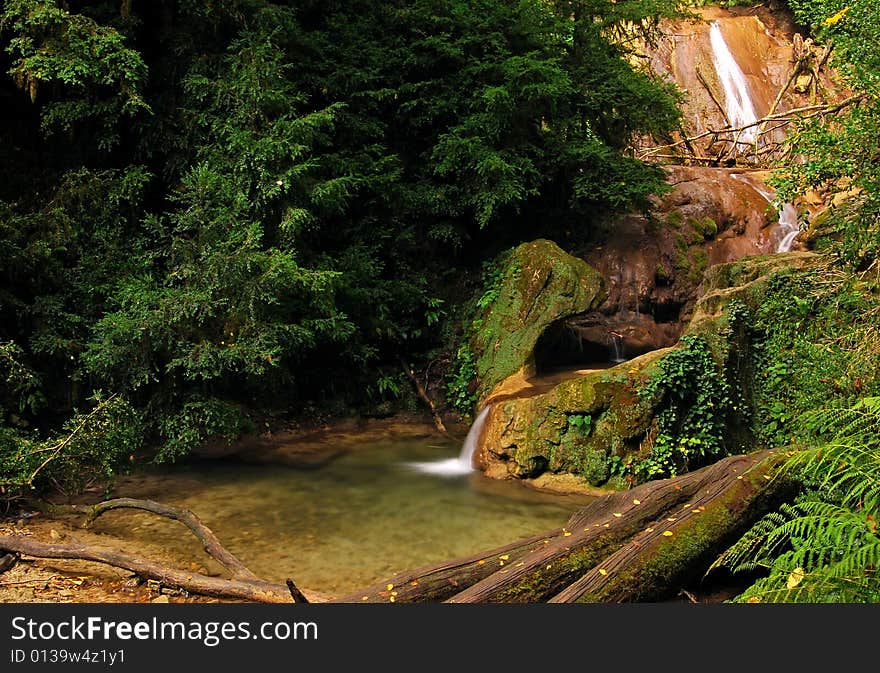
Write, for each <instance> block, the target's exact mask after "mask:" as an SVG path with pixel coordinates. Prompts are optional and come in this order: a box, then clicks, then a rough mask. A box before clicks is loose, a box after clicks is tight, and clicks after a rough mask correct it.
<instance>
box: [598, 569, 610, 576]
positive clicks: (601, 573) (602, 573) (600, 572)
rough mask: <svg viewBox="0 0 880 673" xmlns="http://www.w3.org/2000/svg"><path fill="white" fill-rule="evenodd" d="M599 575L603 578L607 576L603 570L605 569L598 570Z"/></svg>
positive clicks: (606, 572)
mask: <svg viewBox="0 0 880 673" xmlns="http://www.w3.org/2000/svg"><path fill="white" fill-rule="evenodd" d="M599 574H600V575H602V577H605V575H607V574H608V571H607V570H605V568H599Z"/></svg>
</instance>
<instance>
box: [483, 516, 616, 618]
mask: <svg viewBox="0 0 880 673" xmlns="http://www.w3.org/2000/svg"><path fill="white" fill-rule="evenodd" d="M622 542H623V537H621V536H620V535H617V534H613V533H606V534H604V535H600V536H599V537H598V538H596V539H595V540H593V541H592V542H590V543H588V544H586V545H584V546H583V547H581V548H579V549H577V550H573V551H571V552H569V553H568V554H566V555H564V556H561V557H559V558H555V559H553V560H551V561H548V563H547V565H549V566H550V567H549V568H547V567H546V566H545V567H543V568H536V569H535V570H534V571H533V572H530V573H529V574H528V575H527V576H526V577H523V578H522V579H521V580H520V581H519V582H514V583H512V584H511V585H510V586H508V587H505V588H504V589H503V590H502V591H500V592H499V593H498V595H497V596H496V597H495V598H494V599H493V600H494V601H496V602H499V603H540V602H544V601H547V600H548V599H549V598H552V597H553V596H555V595H556V594H557V593H559V592H560V591H562V590H563V589H564V588H565V587H567V586H568V585H569V584H571V583H572V582H574V581H575V580H577V579H578V577H580V576H581V575H583V574H584V573H585V572H587V571H588V570H589V569H590V568H593V567H595V566H596V564H597V563H599V561H601V560H602V559H604V558H606V557H607V556H608V555H609V554H611V553H613V552H614V550H615V549H617V547H619V546H620V544H621V543H622Z"/></svg>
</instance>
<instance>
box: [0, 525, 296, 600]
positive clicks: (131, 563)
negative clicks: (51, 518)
mask: <svg viewBox="0 0 880 673" xmlns="http://www.w3.org/2000/svg"><path fill="white" fill-rule="evenodd" d="M0 550H5V551H9V552H16V553H18V554H25V555H27V556H34V557H37V558H53V559H73V560H78V561H94V562H96V563H104V564H106V565H110V566H113V567H114V568H121V569H123V570H128V571H129V572H132V573H135V574H136V575H139V576H140V577H143V578H145V579H150V580H155V581H157V582H162V583H163V584H166V585H170V586H174V587H178V588H180V589H183V590H185V591H189V592H191V593H196V594H201V595H203V596H213V597H216V598H233V599H239V600H245V601H253V602H257V603H290V602H291V598H290V592H289V591H288V589H287V586H286V585H284V584H274V583H272V582H266V581H264V580H237V579H228V580H227V579H221V578H218V577H208V576H207V575H202V574H200V573H195V572H187V571H184V570H178V569H176V568H169V567H167V566H164V565H159V564H157V563H153V562H152V561H148V560H146V559H142V558H138V557H137V556H132V555H130V554H126V553H125V552H121V551H117V550H115V549H108V548H106V547H100V546H97V545H85V544H76V543H73V544H47V543H45V542H38V541H37V540H34V539H32V538H29V537H25V536H23V535H6V536H0Z"/></svg>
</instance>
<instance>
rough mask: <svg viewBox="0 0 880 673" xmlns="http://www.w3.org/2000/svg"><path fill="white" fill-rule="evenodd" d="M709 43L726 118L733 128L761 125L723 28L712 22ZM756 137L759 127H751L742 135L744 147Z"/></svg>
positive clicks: (740, 138)
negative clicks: (721, 90)
mask: <svg viewBox="0 0 880 673" xmlns="http://www.w3.org/2000/svg"><path fill="white" fill-rule="evenodd" d="M709 39H710V41H711V44H712V55H713V61H714V63H715V70H716V72H717V73H718V79H719V81H720V82H721V86H722V87H723V88H724V97H725V103H726V112H727V118H728V121H729V122H730V124H731V125H732V126H733V127H734V128H740V127H743V126H746V125H748V124H754V123H755V122H756V121H758V115H757V114H756V113H755V106H754V104H753V103H752V99H751V96H750V95H749V87H748V83H747V82H746V78H745V75H744V74H743V71H742V69H741V68H740V67H739V64H738V63H737V62H736V59H735V58H734V57H733V54H732V53H731V52H730V48H729V47H728V46H727V42H726V41H725V40H724V34H723V33H722V32H721V24H720V23H719V22H718V21H713V22H712V23H711V25H710V26H709ZM756 136H757V127H755V126H749V128H747V129H744V130H743V131H742V133H741V134H740V135H739V140H740V141H741V142H744V143H753V142H754V141H755V137H756Z"/></svg>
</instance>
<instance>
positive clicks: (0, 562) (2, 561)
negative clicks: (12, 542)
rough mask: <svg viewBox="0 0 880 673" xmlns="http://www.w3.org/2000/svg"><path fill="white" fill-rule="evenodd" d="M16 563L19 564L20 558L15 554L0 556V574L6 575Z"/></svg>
mask: <svg viewBox="0 0 880 673" xmlns="http://www.w3.org/2000/svg"><path fill="white" fill-rule="evenodd" d="M16 563H18V556H16V555H15V554H5V555H3V556H0V574H3V573H5V572H6V571H7V570H9V569H10V568H12V567H13V566H14V565H15V564H16Z"/></svg>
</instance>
